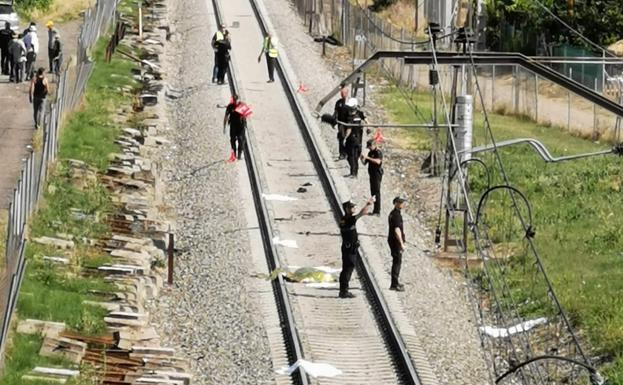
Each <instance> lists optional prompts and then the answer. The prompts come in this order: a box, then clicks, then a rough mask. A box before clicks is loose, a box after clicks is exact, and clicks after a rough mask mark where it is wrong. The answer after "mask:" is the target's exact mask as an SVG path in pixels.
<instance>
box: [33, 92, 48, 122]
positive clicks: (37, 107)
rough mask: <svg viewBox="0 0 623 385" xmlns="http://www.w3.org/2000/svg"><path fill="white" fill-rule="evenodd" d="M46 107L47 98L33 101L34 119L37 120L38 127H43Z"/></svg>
mask: <svg viewBox="0 0 623 385" xmlns="http://www.w3.org/2000/svg"><path fill="white" fill-rule="evenodd" d="M44 105H45V98H33V99H32V109H33V118H34V119H35V126H36V127H40V125H41V114H42V112H43V106H44Z"/></svg>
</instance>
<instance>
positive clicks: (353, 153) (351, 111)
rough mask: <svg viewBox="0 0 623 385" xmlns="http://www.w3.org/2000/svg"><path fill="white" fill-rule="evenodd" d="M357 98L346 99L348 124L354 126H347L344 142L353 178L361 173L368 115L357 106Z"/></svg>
mask: <svg viewBox="0 0 623 385" xmlns="http://www.w3.org/2000/svg"><path fill="white" fill-rule="evenodd" d="M357 104H358V102H357V99H356V98H350V99H348V100H347V101H346V106H347V107H348V121H347V123H348V124H352V125H353V126H347V127H346V133H345V135H344V137H345V138H344V142H345V146H346V152H347V154H348V165H349V166H350V174H349V175H348V176H350V177H351V178H356V177H357V174H358V173H359V157H360V156H361V141H362V140H363V126H362V124H363V123H364V122H365V120H366V117H365V115H364V114H363V112H361V111H360V110H359V109H358V108H357Z"/></svg>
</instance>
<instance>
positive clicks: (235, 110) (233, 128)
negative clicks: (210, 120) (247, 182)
mask: <svg viewBox="0 0 623 385" xmlns="http://www.w3.org/2000/svg"><path fill="white" fill-rule="evenodd" d="M219 70H220V67H219ZM241 105H242V102H241V101H240V98H239V97H238V95H232V101H231V102H230V103H229V104H228V105H227V108H226V109H225V118H224V119H223V133H225V131H226V130H227V123H229V143H230V144H231V151H232V155H233V156H232V158H233V157H234V156H237V158H238V159H242V151H243V149H244V138H245V130H246V128H247V120H246V118H245V117H244V116H243V115H242V114H241V113H240V109H239V107H240V106H241ZM232 160H235V159H232Z"/></svg>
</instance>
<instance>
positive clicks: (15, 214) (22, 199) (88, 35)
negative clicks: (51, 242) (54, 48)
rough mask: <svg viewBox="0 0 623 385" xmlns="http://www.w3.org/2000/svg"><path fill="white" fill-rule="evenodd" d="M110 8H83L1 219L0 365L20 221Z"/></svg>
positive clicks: (36, 194)
mask: <svg viewBox="0 0 623 385" xmlns="http://www.w3.org/2000/svg"><path fill="white" fill-rule="evenodd" d="M116 8H117V0H98V1H97V4H96V5H95V6H94V7H93V8H91V9H89V10H87V11H86V12H85V14H84V23H83V25H82V28H81V30H80V34H79V38H78V50H77V53H76V57H77V59H76V65H75V66H68V65H66V66H64V68H63V70H62V71H61V73H60V75H59V76H57V77H56V79H55V80H56V91H55V92H54V94H53V95H52V97H50V98H49V99H50V100H49V103H48V105H47V106H46V108H45V111H44V114H43V117H42V122H43V141H42V145H41V148H34V149H32V151H31V153H30V154H29V155H28V157H27V158H26V159H25V160H24V167H23V169H22V171H21V174H20V178H19V181H18V183H17V187H16V188H15V190H14V192H13V199H12V201H11V203H10V206H9V221H8V225H7V238H6V268H5V270H4V271H2V272H1V273H0V316H1V319H2V325H1V327H2V329H1V330H2V331H1V333H0V362H2V366H3V364H4V352H5V348H6V342H7V335H8V332H9V326H10V322H11V316H12V314H13V311H14V310H15V306H16V303H17V297H18V293H19V289H20V286H21V282H22V278H23V275H24V271H25V267H26V261H25V258H24V256H25V255H24V254H25V247H26V234H25V233H26V225H27V223H28V221H29V219H30V217H31V215H32V213H33V212H34V210H35V208H36V206H37V202H38V200H39V198H40V197H41V195H42V194H43V187H44V186H45V181H46V179H47V176H48V171H49V166H50V165H51V164H52V163H53V162H54V161H55V160H56V157H57V154H58V147H59V142H58V139H59V134H60V126H61V124H62V121H63V117H64V116H65V115H66V114H67V113H69V112H71V111H73V110H74V109H75V108H76V106H77V105H78V103H79V101H80V98H81V97H82V95H83V94H84V91H85V88H86V84H87V80H88V78H89V76H90V75H91V72H92V70H93V62H92V61H91V60H90V58H89V51H90V50H91V49H92V48H93V47H94V45H95V43H96V42H97V39H98V38H99V36H100V35H101V34H102V33H103V32H105V30H106V29H107V28H108V26H109V25H110V24H111V22H112V21H113V20H114V16H115V13H116ZM35 147H38V146H35Z"/></svg>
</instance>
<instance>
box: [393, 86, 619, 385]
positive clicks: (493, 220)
mask: <svg viewBox="0 0 623 385" xmlns="http://www.w3.org/2000/svg"><path fill="white" fill-rule="evenodd" d="M414 98H415V101H416V103H417V105H418V106H419V107H420V108H421V110H422V112H423V113H424V115H425V116H428V117H430V116H431V109H430V97H429V96H428V95H421V94H415V95H414ZM383 103H384V105H385V107H386V108H387V109H388V111H389V114H390V116H391V118H392V120H394V121H396V122H400V123H408V122H421V121H418V120H417V119H416V118H415V117H414V114H413V112H411V110H409V109H408V107H407V105H406V103H405V102H404V101H403V99H401V97H400V95H399V93H398V92H397V91H395V90H393V91H387V92H386V93H385V94H384V95H383ZM490 121H491V125H492V128H493V133H494V135H495V138H496V140H497V141H500V140H504V139H511V138H525V137H532V138H537V139H539V140H540V141H541V142H543V143H544V144H545V145H546V147H547V148H548V149H549V150H550V152H551V153H552V154H553V155H554V156H562V155H571V154H577V153H583V152H592V151H598V150H600V149H604V148H608V147H609V145H607V144H596V143H593V142H591V141H588V140H584V139H581V138H577V137H573V136H571V135H570V134H569V133H567V132H565V131H563V130H561V129H559V128H556V127H546V126H542V125H538V124H535V123H534V122H532V121H529V120H527V119H522V118H517V117H512V116H504V115H499V114H490ZM484 132H485V131H484V124H483V119H482V114H479V113H476V114H475V117H474V137H475V145H478V144H482V143H483V141H484V140H485V133H484ZM400 136H401V137H402V138H403V140H405V144H406V146H407V147H408V148H411V149H415V150H424V149H429V148H430V140H431V137H430V135H429V134H427V133H424V132H422V131H417V130H403V131H402V132H401V134H400ZM501 154H502V159H503V162H504V164H505V168H506V171H507V172H508V175H509V178H510V181H511V184H512V185H513V186H514V187H516V188H518V189H519V190H520V191H522V192H523V193H524V194H525V195H526V196H527V198H528V200H529V202H530V204H531V206H532V209H533V212H534V214H533V215H534V226H535V227H536V230H537V232H536V237H535V243H536V246H537V249H538V250H539V253H540V255H541V257H542V259H543V262H544V265H545V269H546V271H547V273H548V275H549V276H550V278H551V280H552V282H553V286H554V290H555V291H556V293H557V295H558V296H559V298H560V300H561V301H562V304H563V307H564V309H565V310H566V311H567V312H568V314H569V315H570V318H571V319H572V322H573V323H574V325H575V326H576V327H577V328H579V329H580V330H581V331H582V333H584V334H585V335H586V336H587V337H588V339H589V340H590V343H591V344H592V346H593V348H594V349H596V351H597V352H598V353H599V354H601V355H604V356H608V357H610V358H611V360H612V363H611V364H608V365H607V366H606V367H604V368H602V370H604V373H605V374H606V375H607V376H608V377H609V380H610V381H611V382H610V383H611V384H612V385H623V267H622V266H621V261H622V255H623V253H622V252H621V250H623V215H621V212H622V211H623V196H622V195H621V188H622V182H623V175H622V174H621V159H620V158H619V157H616V156H612V155H610V156H607V157H596V158H589V159H584V160H576V161H570V162H564V163H558V164H546V163H544V162H543V161H542V160H541V158H540V157H538V156H537V155H536V153H535V152H534V151H533V150H531V149H529V148H528V147H527V146H524V145H522V146H518V147H513V148H505V149H503V150H501ZM479 157H480V158H482V159H484V160H485V162H486V163H487V164H488V165H490V166H491V165H493V164H494V162H493V159H492V157H491V155H486V156H479ZM490 168H491V169H492V170H494V178H493V179H494V183H493V185H496V184H500V183H501V177H500V175H499V173H498V172H495V169H496V167H494V166H491V167H490ZM473 170H474V171H475V172H472V174H471V176H470V178H471V186H472V187H473V188H474V190H475V191H478V193H479V194H480V193H482V192H483V188H485V185H486V182H485V181H484V176H483V174H484V173H482V172H480V171H478V169H477V167H475V168H474V169H473ZM503 206H504V205H503V202H502V200H500V199H493V200H492V202H490V203H489V204H488V206H487V220H488V221H489V222H488V226H489V227H490V234H491V236H492V238H494V240H496V241H498V242H503V241H509V238H508V237H507V234H506V232H507V231H508V229H507V227H508V226H509V225H508V224H507V223H506V222H507V220H508V218H509V216H510V215H511V214H510V213H511V212H510V210H509V208H508V206H506V207H503ZM515 234H517V233H515ZM519 235H521V234H519ZM496 238H497V239H496ZM511 242H516V243H517V244H519V245H520V246H519V247H516V248H515V252H514V253H513V255H514V257H511V258H510V259H509V262H508V266H509V268H510V270H509V274H508V280H509V281H510V282H512V285H513V296H514V297H515V299H516V300H517V301H518V302H519V303H521V301H522V300H523V299H526V298H528V297H529V295H530V293H531V292H533V291H534V290H535V289H534V288H533V287H532V285H533V284H534V282H533V280H532V278H533V276H532V275H531V274H527V273H526V272H525V271H524V268H525V265H524V264H523V263H520V262H519V259H521V258H522V257H525V256H526V252H525V249H524V250H523V251H522V250H520V249H521V248H522V247H525V244H523V245H521V239H520V237H519V239H518V238H517V237H514V239H512V240H511ZM522 254H523V255H522ZM529 263H530V262H529ZM528 311H530V312H531V313H533V314H539V313H540V314H543V313H547V311H548V305H546V304H543V303H534V304H533V306H532V307H531V308H530V309H529V310H528Z"/></svg>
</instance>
